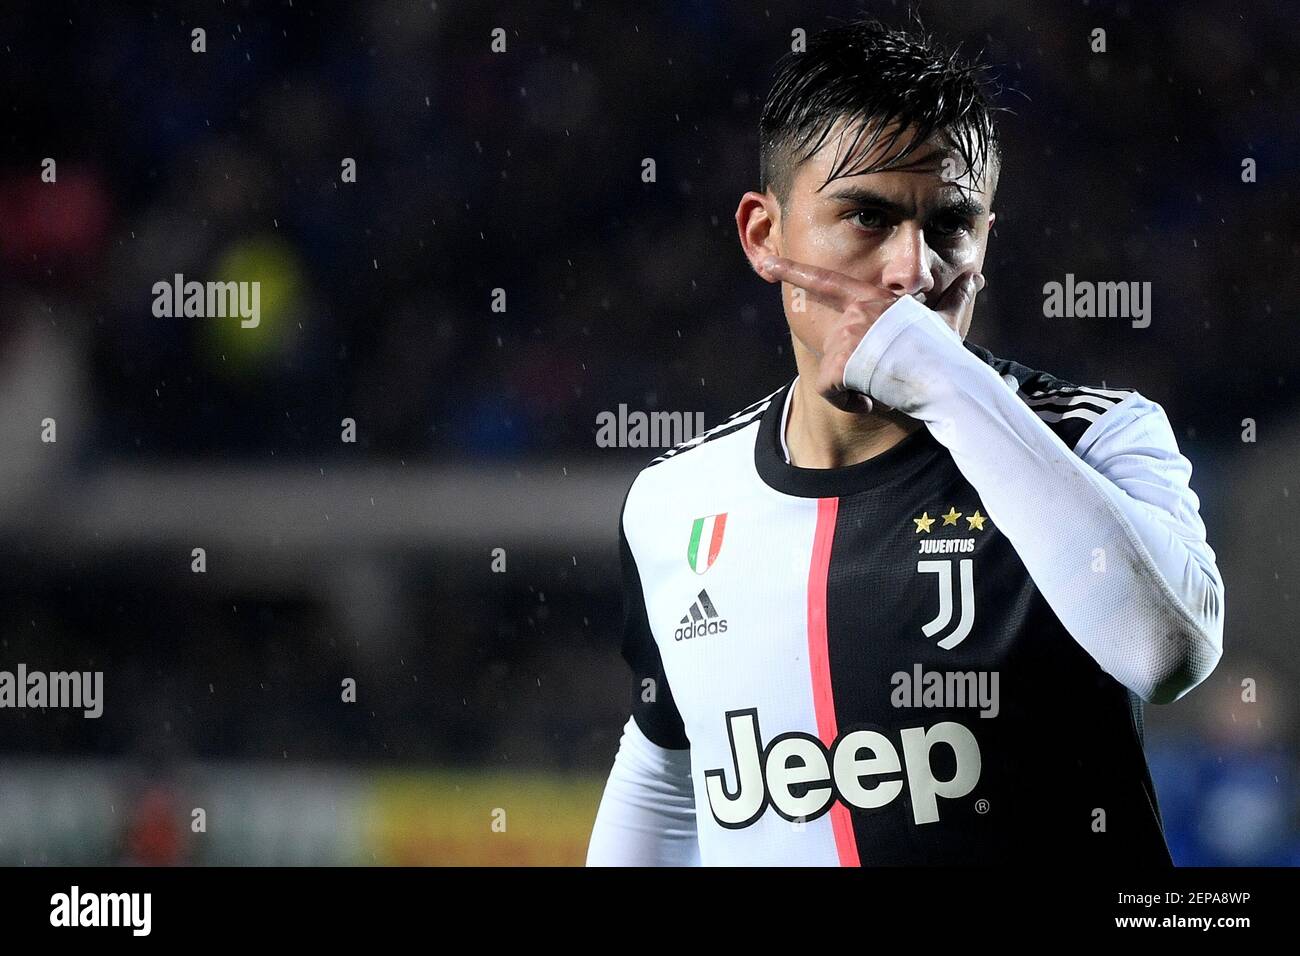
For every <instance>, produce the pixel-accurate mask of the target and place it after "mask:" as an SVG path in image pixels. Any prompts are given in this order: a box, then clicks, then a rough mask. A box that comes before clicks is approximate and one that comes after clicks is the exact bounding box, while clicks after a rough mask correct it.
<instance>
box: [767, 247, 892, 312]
mask: <svg viewBox="0 0 1300 956" xmlns="http://www.w3.org/2000/svg"><path fill="white" fill-rule="evenodd" d="M760 267H761V268H762V272H763V275H764V276H768V277H771V278H773V279H776V280H778V281H780V282H788V283H790V284H791V285H794V286H798V287H799V288H801V289H805V290H807V292H808V294H809V295H811V296H812V297H813V298H815V299H817V300H818V301H820V302H824V303H825V304H827V305H829V306H831V307H832V308H835V309H838V310H839V311H841V312H843V311H844V310H845V309H847V308H848V307H849V306H850V305H852V304H853V303H854V302H860V301H863V300H873V301H874V300H880V301H882V302H883V301H892V297H890V296H888V295H886V294H883V290H881V289H879V288H877V287H876V286H874V285H871V283H869V282H862V281H860V280H858V279H855V278H853V277H852V276H846V275H845V274H844V273H842V272H836V271H835V270H834V269H823V268H821V267H820V266H810V265H807V264H806V263H803V262H795V261H794V260H793V259H787V258H785V257H784V256H771V257H769V258H767V259H764V260H763V261H762V263H760Z"/></svg>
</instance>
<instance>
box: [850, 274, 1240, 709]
mask: <svg viewBox="0 0 1300 956" xmlns="http://www.w3.org/2000/svg"><path fill="white" fill-rule="evenodd" d="M844 382H845V385H846V386H847V387H849V388H853V389H856V390H858V391H861V392H865V393H866V394H868V395H870V396H871V397H872V398H873V399H876V400H877V401H880V402H883V403H884V404H886V405H888V406H891V407H893V408H896V409H898V410H899V411H902V412H904V413H905V414H907V415H910V416H911V417H913V418H916V419H919V420H920V421H922V422H924V423H925V425H926V427H927V428H929V430H930V432H931V434H932V435H933V436H934V438H935V439H936V440H937V441H939V442H940V443H941V444H942V445H944V446H945V447H946V448H947V449H948V451H949V452H950V453H951V455H952V457H953V460H954V461H955V463H956V464H957V467H958V468H959V469H960V470H961V472H962V474H963V476H965V478H966V480H967V481H969V482H970V483H971V484H972V485H973V486H974V487H975V490H976V491H977V492H978V493H979V495H980V498H981V499H982V500H983V502H984V505H985V507H986V509H987V511H988V515H989V517H990V518H991V519H992V521H993V523H994V524H995V525H996V526H997V527H998V528H999V529H1000V530H1001V531H1002V533H1003V534H1005V535H1006V536H1007V538H1008V539H1009V540H1010V542H1011V544H1012V546H1013V547H1015V549H1016V552H1017V553H1018V554H1019V555H1020V558H1021V560H1022V561H1023V562H1024V564H1025V567H1026V569H1027V570H1028V571H1029V574H1030V576H1031V577H1032V578H1033V581H1034V583H1035V585H1037V587H1038V589H1039V591H1040V592H1041V593H1042V594H1043V596H1044V598H1045V599H1046V600H1047V602H1048V604H1049V605H1050V606H1051V608H1052V610H1053V611H1054V612H1055V613H1056V615H1057V617H1058V618H1060V620H1061V622H1062V623H1063V624H1064V625H1065V627H1066V629H1067V630H1068V631H1069V632H1070V634H1071V635H1072V636H1073V637H1074V639H1075V640H1076V641H1078V642H1079V644H1080V645H1081V646H1082V647H1083V648H1084V649H1085V650H1086V651H1087V652H1088V653H1089V654H1090V655H1091V656H1092V658H1093V659H1094V660H1096V661H1097V663H1098V664H1099V665H1100V666H1101V668H1102V669H1103V670H1105V671H1106V672H1107V673H1108V674H1110V675H1111V676H1112V677H1114V678H1115V679H1116V680H1118V681H1119V682H1120V683H1121V684H1123V685H1124V686H1125V687H1127V688H1129V689H1130V690H1132V691H1133V692H1134V693H1135V694H1137V695H1138V696H1139V697H1141V698H1142V699H1143V700H1145V701H1148V702H1152V703H1168V702H1170V701H1173V700H1177V699H1178V698H1179V697H1181V696H1182V695H1184V694H1186V693H1187V692H1188V691H1189V690H1191V689H1192V688H1193V687H1195V686H1196V685H1197V684H1198V683H1200V682H1201V681H1202V680H1204V679H1205V677H1206V676H1208V675H1209V673H1210V672H1211V671H1212V670H1213V669H1214V667H1215V665H1216V664H1217V663H1218V660H1219V658H1220V656H1221V655H1222V653H1223V643H1222V642H1223V603H1224V594H1223V581H1222V578H1221V577H1220V575H1219V571H1218V568H1217V567H1216V565H1215V556H1214V552H1213V550H1211V549H1210V547H1209V545H1208V544H1207V542H1206V537H1205V527H1204V525H1203V523H1202V522H1201V519H1200V515H1199V504H1200V503H1199V501H1198V499H1197V497H1196V495H1195V493H1194V492H1193V491H1192V490H1191V488H1190V486H1189V484H1188V480H1189V476H1190V474H1191V465H1190V463H1189V462H1188V461H1187V459H1186V458H1185V457H1183V456H1182V455H1181V454H1180V453H1179V451H1178V447H1177V442H1176V440H1175V438H1174V435H1173V432H1172V430H1171V429H1170V427H1169V422H1168V420H1167V419H1166V417H1165V414H1164V411H1163V410H1162V409H1161V408H1160V406H1159V405H1157V404H1155V403H1153V402H1150V401H1148V400H1147V399H1145V398H1143V397H1142V396H1141V395H1138V394H1136V393H1134V394H1131V395H1129V396H1128V397H1127V398H1125V399H1124V400H1123V401H1122V402H1120V403H1119V404H1118V405H1117V406H1116V407H1114V408H1112V409H1110V410H1109V411H1107V412H1106V413H1105V414H1103V415H1101V416H1100V417H1099V418H1098V419H1097V421H1095V422H1094V423H1093V424H1092V425H1091V426H1089V428H1088V430H1087V431H1086V432H1085V433H1084V434H1083V436H1082V437H1081V438H1080V440H1079V443H1078V445H1077V448H1076V451H1071V449H1070V448H1068V447H1066V445H1065V443H1064V442H1063V441H1062V440H1061V439H1060V438H1059V437H1057V435H1056V434H1055V433H1054V432H1053V431H1052V430H1051V428H1049V427H1048V425H1047V424H1046V423H1045V422H1044V421H1043V420H1042V419H1040V418H1039V417H1038V415H1037V414H1035V412H1034V410H1033V409H1031V408H1030V407H1029V406H1028V405H1027V404H1026V402H1025V400H1024V399H1023V398H1021V397H1020V396H1018V395H1017V393H1016V390H1015V388H1013V387H1009V385H1008V383H1007V381H1005V380H1004V379H1003V378H1001V377H1000V376H999V375H998V373H997V372H996V371H994V370H993V369H992V368H991V367H990V366H989V365H987V364H985V363H984V362H982V361H981V360H980V359H979V358H977V357H976V356H975V355H973V354H972V353H971V352H970V351H969V350H967V349H966V348H965V347H964V346H963V344H962V342H961V339H960V337H959V336H958V335H957V333H956V332H954V331H953V330H952V329H951V328H949V327H948V326H947V325H946V324H945V323H944V322H943V320H942V319H941V318H940V317H939V316H938V315H936V314H935V313H934V312H931V311H930V310H929V309H927V308H925V306H923V305H921V304H920V303H919V302H917V301H916V300H915V299H913V298H911V297H904V298H902V299H900V300H899V301H898V302H896V303H895V304H894V305H892V306H890V307H889V309H887V310H886V311H885V312H884V314H882V315H881V317H880V318H879V319H878V320H877V321H876V323H875V324H874V325H873V326H872V328H871V329H870V331H869V332H868V333H867V335H866V336H865V337H864V338H863V340H862V342H861V343H860V344H859V345H858V348H857V349H856V350H855V351H854V353H853V355H852V357H851V358H850V359H849V362H848V365H847V367H846V369H845V375H844Z"/></svg>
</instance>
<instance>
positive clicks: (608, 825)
mask: <svg viewBox="0 0 1300 956" xmlns="http://www.w3.org/2000/svg"><path fill="white" fill-rule="evenodd" d="M699 864H700V850H699V841H698V839H697V836H696V817H695V792H694V790H693V789H692V784H691V756H690V751H689V750H670V749H668V748H666V747H660V746H658V745H657V744H654V743H652V742H651V741H650V740H648V739H647V738H646V736H645V734H643V733H642V732H641V728H640V727H639V726H638V725H637V722H636V720H634V719H633V718H630V717H629V718H628V721H627V724H626V725H624V727H623V737H622V739H621V740H620V741H619V746H618V753H617V754H615V755H614V766H613V768H612V769H611V770H610V772H609V780H608V781H607V782H606V784H605V792H604V793H603V794H602V796H601V798H600V807H599V809H598V810H597V811H596V822H595V825H594V826H593V827H592V831H591V842H590V843H589V844H588V846H587V866H698V865H699Z"/></svg>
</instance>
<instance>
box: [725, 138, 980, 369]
mask: <svg viewBox="0 0 1300 956" xmlns="http://www.w3.org/2000/svg"><path fill="white" fill-rule="evenodd" d="M843 129H844V127H843V124H839V125H837V127H836V128H835V129H834V130H832V133H831V135H830V136H828V137H827V139H826V142H825V143H824V144H823V146H822V148H821V150H819V151H818V152H817V153H816V154H815V155H814V156H812V157H811V158H809V159H808V160H807V161H805V162H804V163H803V164H802V165H800V166H799V167H798V168H797V170H796V172H795V176H794V181H793V183H792V186H791V189H790V195H789V197H788V199H787V202H786V203H785V207H784V209H781V208H780V207H779V206H778V205H777V203H776V199H775V197H774V196H773V195H772V194H771V193H768V194H767V198H768V199H769V200H771V202H770V203H765V204H764V205H765V206H766V207H767V208H768V209H769V210H770V211H772V218H773V219H774V222H773V225H772V234H771V236H770V244H771V245H772V246H773V247H774V248H772V249H769V250H768V251H771V252H775V253H776V254H778V255H782V256H785V257H786V258H789V259H793V260H795V261H797V262H803V263H807V264H809V265H814V266H821V267H823V268H827V269H833V270H835V271H836V272H842V273H844V274H846V275H850V276H853V277H854V278H857V279H861V280H863V281H865V282H869V283H871V284H873V285H876V286H878V287H880V289H881V290H882V295H881V297H882V298H884V297H887V296H888V295H893V296H903V295H914V296H916V297H917V298H919V299H920V300H921V301H922V302H923V303H925V304H928V305H931V306H933V305H934V303H935V302H936V301H937V300H938V299H939V297H940V296H941V295H942V294H943V293H944V292H945V291H946V290H947V289H948V287H949V285H951V284H952V282H953V281H954V280H956V279H957V278H958V277H959V276H960V275H961V274H962V273H964V272H967V271H971V270H975V271H979V270H981V269H982V268H983V264H984V252H985V249H986V247H987V245H988V236H989V226H990V224H991V222H992V218H993V217H992V216H991V215H990V211H989V207H990V202H991V199H992V196H991V193H990V192H989V190H988V185H989V184H988V183H987V182H985V183H983V184H982V188H979V189H975V188H974V181H973V180H972V178H971V176H970V171H969V170H966V169H965V168H964V167H963V166H962V165H961V160H960V158H959V156H958V155H957V154H956V153H955V152H952V151H950V150H947V149H945V148H943V147H942V146H940V145H938V144H937V143H935V142H930V143H926V144H924V145H922V146H920V147H918V148H917V150H916V152H914V153H913V154H912V155H911V156H910V157H908V159H907V160H906V161H905V162H904V164H903V167H904V168H900V169H896V170H891V171H887V172H877V173H867V174H865V175H860V176H848V177H843V178H840V179H836V180H835V181H833V182H832V183H830V184H829V185H827V186H825V188H819V187H821V186H822V184H823V183H825V182H826V178H827V176H828V175H830V172H831V171H832V169H834V168H835V166H836V165H837V163H838V161H839V159H840V156H841V152H842V150H844V149H847V148H848V145H849V143H851V141H852V136H851V135H845V134H844V132H843ZM901 139H902V140H903V141H904V142H905V141H906V137H902V138H901ZM897 151H898V147H895V149H894V150H893V152H897ZM887 155H891V154H886V153H885V152H884V150H883V149H882V148H881V147H879V146H878V147H876V148H875V149H874V150H873V152H872V153H870V154H867V156H866V158H867V159H868V160H870V161H875V160H877V159H879V158H883V157H885V156H887ZM858 159H860V157H855V159H854V161H852V162H851V163H850V168H853V167H854V166H857V165H860V163H859V162H858V161H857V160H858ZM945 161H946V163H945ZM959 186H965V187H967V188H966V189H965V190H963V189H961V188H959ZM742 208H743V207H742ZM797 294H798V291H797V290H796V289H795V287H794V286H791V285H789V284H784V285H783V286H782V296H783V299H784V303H785V313H786V317H787V319H788V320H789V322H790V328H791V330H792V331H793V332H794V334H795V336H796V338H798V339H799V340H800V341H801V342H803V343H805V345H806V346H807V345H809V344H811V345H812V347H813V348H814V349H816V348H818V347H819V346H820V342H821V337H822V335H824V332H823V331H822V330H824V329H827V328H829V327H830V323H831V320H832V319H833V318H835V316H833V315H832V314H831V310H830V308H829V307H828V306H825V305H822V304H819V303H818V302H815V301H814V300H813V299H812V298H811V297H807V298H805V300H804V302H803V304H802V307H801V308H800V307H799V306H798V305H797V299H796V295H797ZM963 325H964V327H962V328H958V329H957V332H958V334H959V335H961V336H962V337H963V338H965V336H966V333H967V331H968V329H969V325H970V320H969V317H968V318H967V319H966V320H965V321H964V323H963Z"/></svg>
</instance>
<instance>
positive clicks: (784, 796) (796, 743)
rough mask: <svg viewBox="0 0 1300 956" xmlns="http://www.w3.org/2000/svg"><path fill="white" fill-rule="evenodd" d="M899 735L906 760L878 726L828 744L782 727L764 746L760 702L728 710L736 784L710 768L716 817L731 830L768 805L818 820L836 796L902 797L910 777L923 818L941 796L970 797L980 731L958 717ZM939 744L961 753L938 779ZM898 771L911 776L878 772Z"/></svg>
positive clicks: (707, 782)
mask: <svg viewBox="0 0 1300 956" xmlns="http://www.w3.org/2000/svg"><path fill="white" fill-rule="evenodd" d="M900 736H901V738H902V745H903V754H902V759H901V761H900V759H899V753H898V750H897V748H895V746H894V745H893V743H891V742H890V740H889V738H888V737H886V736H885V735H884V734H882V733H878V732H877V731H874V730H853V731H850V732H849V733H846V734H842V735H840V737H839V738H837V739H836V740H835V742H834V744H833V745H832V746H831V749H830V750H829V751H827V749H826V748H825V747H824V746H823V745H822V742H821V741H820V740H818V739H817V738H816V737H814V736H812V735H811V734H805V733H797V732H794V733H788V734H781V735H780V736H779V737H775V738H773V740H772V742H771V743H769V744H768V745H767V747H766V748H764V747H763V744H762V738H761V737H760V736H759V729H758V709H757V708H753V707H751V708H749V709H748V710H732V711H728V712H727V739H728V741H729V743H730V744H731V759H732V766H731V768H730V771H729V773H730V776H731V777H732V779H733V780H735V781H736V788H735V790H729V789H728V787H727V781H726V774H727V773H728V771H723V770H707V771H705V773H704V787H705V790H706V792H707V793H708V795H709V806H710V808H711V809H712V810H713V818H714V819H715V820H717V821H718V823H719V824H721V825H722V826H724V827H726V828H727V829H729V830H738V829H741V828H742V827H747V826H749V825H751V824H752V823H754V821H756V820H757V819H758V818H759V817H761V816H762V815H763V811H764V810H766V809H767V807H768V806H769V805H771V806H772V807H773V808H774V809H775V810H776V812H777V813H779V814H780V815H781V816H782V817H784V818H785V819H787V820H798V819H803V820H808V821H811V820H815V819H817V817H819V816H821V815H822V814H823V813H825V812H826V811H827V810H829V809H830V807H831V803H832V802H834V801H835V800H836V799H839V800H841V801H843V802H844V803H846V804H848V805H849V806H850V807H857V808H859V809H862V810H873V809H876V808H877V807H883V806H884V805H885V804H887V803H889V802H890V801H891V800H893V799H894V798H895V797H897V796H898V795H899V794H900V793H901V792H902V790H903V784H904V782H906V784H907V787H908V789H909V791H910V792H911V798H912V818H913V819H914V820H915V821H916V822H917V823H918V824H921V823H935V822H937V821H938V819H939V799H938V798H939V797H945V798H947V799H949V800H954V799H957V798H958V797H964V796H966V794H968V793H970V792H971V791H972V790H974V789H975V784H977V783H979V779H980V748H979V744H978V742H976V740H975V735H974V734H972V733H971V732H970V731H969V730H967V729H966V728H965V727H964V726H963V725H961V724H959V723H956V722H955V721H951V720H946V721H943V722H942V723H938V724H935V725H934V726H933V727H930V728H929V729H926V728H925V727H907V728H904V729H903V730H902V731H901V732H900ZM936 744H944V745H946V746H948V747H951V748H952V752H953V756H954V757H955V759H956V763H955V769H954V771H953V775H952V778H951V779H949V780H936V779H935V777H934V773H933V771H932V770H931V768H930V750H931V748H933V747H934V746H935V745H936ZM897 773H904V774H905V776H906V780H905V781H904V780H895V779H879V778H881V777H885V776H887V775H891V774H897ZM873 778H876V779H873Z"/></svg>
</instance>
